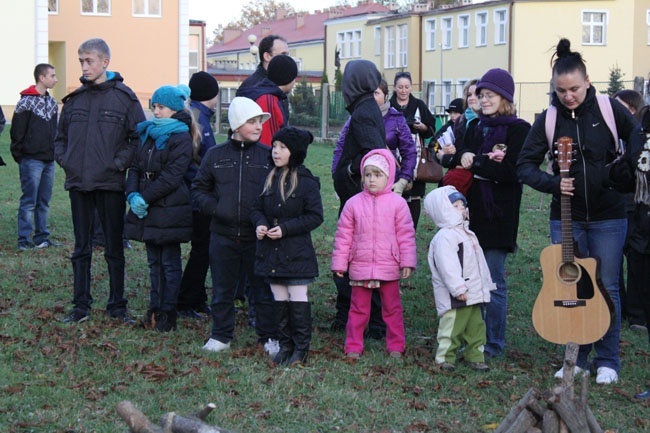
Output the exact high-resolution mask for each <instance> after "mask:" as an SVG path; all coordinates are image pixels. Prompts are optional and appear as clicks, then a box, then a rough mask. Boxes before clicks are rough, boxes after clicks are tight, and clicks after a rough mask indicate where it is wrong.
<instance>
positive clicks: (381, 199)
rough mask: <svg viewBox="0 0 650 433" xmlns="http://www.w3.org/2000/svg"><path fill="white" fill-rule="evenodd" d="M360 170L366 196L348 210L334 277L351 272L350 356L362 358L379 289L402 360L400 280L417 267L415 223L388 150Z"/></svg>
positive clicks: (392, 343)
mask: <svg viewBox="0 0 650 433" xmlns="http://www.w3.org/2000/svg"><path fill="white" fill-rule="evenodd" d="M361 169H362V170H361V172H362V177H363V191H362V192H360V193H359V194H357V195H355V196H353V197H352V198H351V199H350V200H348V201H347V203H346V204H345V207H344V208H343V211H342V212H341V216H340V217H339V221H338V227H337V229H336V236H335V238H334V252H333V253H332V271H333V272H334V273H335V274H336V275H337V276H342V275H343V273H345V272H346V271H348V272H349V274H350V285H351V286H352V299H351V303H350V312H349V315H348V323H347V326H346V338H345V354H346V356H347V357H348V358H353V359H356V358H358V357H359V356H360V355H361V353H362V352H363V332H364V330H365V328H366V325H368V320H369V319H370V298H371V295H372V291H373V290H374V289H377V290H379V294H380V296H381V307H382V308H381V310H382V311H381V312H382V316H383V318H384V321H385V322H386V349H387V350H388V352H389V354H390V356H392V357H395V358H399V357H401V356H402V353H403V352H404V346H405V337H404V320H403V312H402V303H401V300H400V295H399V279H400V278H408V277H409V276H410V275H411V272H412V271H413V270H414V269H415V266H416V264H417V251H416V246H415V230H414V229H413V220H412V219H411V213H410V211H409V208H408V205H407V204H406V202H405V201H404V199H403V198H402V197H401V196H400V195H398V194H395V193H393V192H392V191H391V186H392V185H393V181H394V179H395V171H396V162H395V158H394V157H393V155H392V154H391V152H390V151H389V150H387V149H375V150H372V151H370V152H368V154H367V155H366V156H365V157H364V158H363V159H362V160H361Z"/></svg>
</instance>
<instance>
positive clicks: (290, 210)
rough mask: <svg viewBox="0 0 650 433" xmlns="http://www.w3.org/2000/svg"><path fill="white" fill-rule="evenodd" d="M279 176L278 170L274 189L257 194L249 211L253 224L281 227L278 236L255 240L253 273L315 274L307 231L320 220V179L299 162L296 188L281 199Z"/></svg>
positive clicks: (271, 274) (292, 275) (312, 275)
mask: <svg viewBox="0 0 650 433" xmlns="http://www.w3.org/2000/svg"><path fill="white" fill-rule="evenodd" d="M279 178H280V173H277V174H276V176H275V179H274V183H273V185H274V188H273V190H272V191H267V192H266V193H264V195H262V196H260V197H258V198H257V200H256V201H255V206H254V207H253V209H252V212H251V220H252V222H253V226H254V227H257V226H259V225H264V226H266V227H268V228H269V229H270V228H272V227H276V226H279V227H280V228H281V229H282V238H280V239H276V240H272V239H270V238H268V237H265V238H264V239H262V240H258V241H257V248H256V254H255V273H256V274H258V275H262V276H264V277H271V278H276V277H277V278H312V277H316V276H318V262H317V260H316V252H315V250H314V246H313V244H312V242H311V234H310V233H311V231H312V230H314V229H315V228H316V227H318V226H320V225H321V224H322V222H323V204H322V201H321V196H320V183H319V181H318V178H317V177H315V176H314V175H312V174H311V172H310V171H309V170H308V169H307V168H305V167H304V166H302V165H301V166H299V167H298V185H297V187H296V190H295V191H294V192H293V193H292V194H291V195H290V196H288V197H286V201H285V202H283V201H282V197H281V196H280V192H279V190H278V189H277V185H278V182H279Z"/></svg>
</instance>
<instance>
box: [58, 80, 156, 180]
mask: <svg viewBox="0 0 650 433" xmlns="http://www.w3.org/2000/svg"><path fill="white" fill-rule="evenodd" d="M81 82H82V85H81V87H79V88H78V89H77V90H75V91H74V92H72V93H70V94H69V95H67V96H66V97H65V98H63V109H62V110H61V120H60V122H59V129H58V133H57V136H56V140H55V142H54V157H55V159H56V162H58V163H59V165H60V166H61V167H62V168H63V169H64V170H65V189H66V190H78V191H94V190H106V191H119V192H122V191H124V182H125V175H126V169H127V168H129V167H130V166H131V163H132V161H133V156H134V154H135V151H136V149H137V148H138V147H139V146H140V137H139V136H138V132H137V130H136V128H137V125H138V123H140V122H142V121H144V120H145V116H144V112H143V111H142V106H141V105H140V102H139V101H138V98H137V96H136V95H135V93H133V91H132V90H131V89H130V88H129V87H127V86H126V85H125V84H124V83H123V79H122V76H121V75H120V74H119V73H118V72H107V79H106V81H104V82H103V83H100V84H94V83H90V82H87V81H85V80H83V79H82V80H81Z"/></svg>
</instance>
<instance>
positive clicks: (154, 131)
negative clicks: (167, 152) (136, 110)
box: [138, 117, 190, 150]
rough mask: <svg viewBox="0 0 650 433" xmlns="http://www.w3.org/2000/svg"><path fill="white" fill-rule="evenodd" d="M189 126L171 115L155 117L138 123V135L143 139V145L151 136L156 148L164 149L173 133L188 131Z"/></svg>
mask: <svg viewBox="0 0 650 433" xmlns="http://www.w3.org/2000/svg"><path fill="white" fill-rule="evenodd" d="M189 130H190V128H189V126H187V124H185V123H184V122H181V121H180V120H178V119H174V118H171V117H168V118H164V119H157V118H155V117H154V118H153V119H151V120H145V121H144V122H140V123H138V135H139V136H140V140H141V141H142V145H144V143H145V142H146V141H147V139H148V138H149V137H151V138H152V139H153V140H154V142H155V144H156V149H158V150H163V149H164V148H165V146H166V145H167V140H169V137H170V136H171V135H172V134H176V133H179V132H188V131H189Z"/></svg>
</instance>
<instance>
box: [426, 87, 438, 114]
mask: <svg viewBox="0 0 650 433" xmlns="http://www.w3.org/2000/svg"><path fill="white" fill-rule="evenodd" d="M426 101H427V106H428V107H429V110H431V111H432V112H435V106H436V82H435V81H429V86H428V88H427V98H426Z"/></svg>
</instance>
